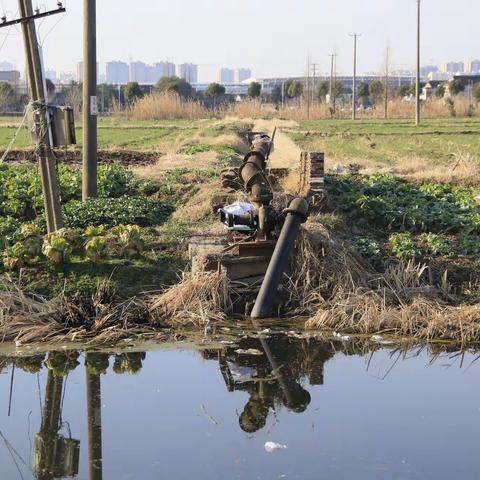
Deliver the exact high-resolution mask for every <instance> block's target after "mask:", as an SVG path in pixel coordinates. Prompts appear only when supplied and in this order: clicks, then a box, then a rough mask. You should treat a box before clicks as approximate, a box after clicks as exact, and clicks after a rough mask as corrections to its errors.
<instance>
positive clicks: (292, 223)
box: [251, 198, 308, 318]
mask: <svg viewBox="0 0 480 480" xmlns="http://www.w3.org/2000/svg"><path fill="white" fill-rule="evenodd" d="M285 212H286V213H287V218H286V219H285V223H284V225H283V228H282V231H281V233H280V237H279V239H278V241H277V244H276V246H275V250H274V251H273V255H272V258H271V260H270V263H269V264H268V268H267V273H266V274H265V278H264V279H263V283H262V286H261V287H260V291H259V292H258V296H257V300H256V301H255V305H254V307H253V310H252V314H251V317H252V318H267V317H269V316H270V315H271V314H272V307H273V304H274V302H275V298H276V295H277V291H278V286H279V285H280V281H281V280H282V275H283V272H284V271H285V267H286V265H287V261H288V256H289V255H290V252H291V250H292V248H293V245H294V243H295V240H296V238H297V236H298V232H299V230H300V224H302V223H303V222H305V221H306V220H307V214H308V203H307V201H306V200H305V199H303V198H295V199H294V200H292V202H291V203H290V205H289V207H288V209H287V210H286V211H285Z"/></svg>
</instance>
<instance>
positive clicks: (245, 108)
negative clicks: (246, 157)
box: [114, 93, 480, 121]
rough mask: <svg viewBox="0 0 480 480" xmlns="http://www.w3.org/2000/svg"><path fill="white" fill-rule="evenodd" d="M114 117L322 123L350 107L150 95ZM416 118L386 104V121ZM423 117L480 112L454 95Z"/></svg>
mask: <svg viewBox="0 0 480 480" xmlns="http://www.w3.org/2000/svg"><path fill="white" fill-rule="evenodd" d="M114 115H115V116H119V117H127V118H129V119H130V120H166V119H170V120H171V119H190V120H198V119H208V118H229V117H234V118H237V119H238V118H240V119H250V120H257V119H262V118H263V119H273V118H282V119H287V120H293V121H301V120H306V119H307V118H309V119H311V120H323V119H333V118H350V116H351V106H350V105H349V104H348V103H346V104H343V105H342V104H341V103H340V102H339V103H338V104H337V107H336V109H335V112H333V110H332V108H331V107H330V105H328V104H325V103H318V102H314V103H313V104H311V105H310V106H309V108H307V105H306V102H305V101H304V100H302V101H300V102H298V103H296V104H294V105H292V104H290V105H286V106H284V107H283V108H279V109H278V108H275V107H274V106H273V105H271V104H265V103H262V102H261V101H260V100H254V99H246V100H244V101H242V102H236V103H233V104H231V105H227V106H224V107H220V108H218V109H216V110H210V109H207V108H205V107H204V106H203V105H202V104H201V103H200V102H198V101H196V100H182V99H181V98H180V97H179V96H178V95H177V94H175V93H153V94H150V95H147V96H145V97H144V98H142V99H140V100H138V101H137V102H135V104H134V105H133V106H131V107H129V108H126V109H123V110H122V109H118V108H117V109H114ZM414 116H415V103H414V102H410V101H405V100H403V99H400V98H395V99H392V100H390V101H389V104H388V117H389V118H413V117H414ZM422 116H423V117H424V118H449V117H454V116H456V117H467V116H477V117H478V116H480V108H478V106H472V105H471V104H470V101H469V99H468V98H466V97H465V96H464V95H457V96H456V97H455V98H454V99H453V100H452V101H451V102H449V101H447V100H444V99H438V98H432V99H429V100H427V101H425V102H423V103H422ZM358 118H384V105H383V102H380V104H379V105H378V106H376V107H373V108H370V109H367V110H361V111H359V112H358Z"/></svg>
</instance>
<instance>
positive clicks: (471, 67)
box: [465, 60, 480, 74]
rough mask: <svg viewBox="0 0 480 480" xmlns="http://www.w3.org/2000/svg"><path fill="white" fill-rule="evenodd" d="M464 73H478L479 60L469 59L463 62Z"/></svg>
mask: <svg viewBox="0 0 480 480" xmlns="http://www.w3.org/2000/svg"><path fill="white" fill-rule="evenodd" d="M465 72H466V73H477V74H478V73H480V60H470V61H468V62H465Z"/></svg>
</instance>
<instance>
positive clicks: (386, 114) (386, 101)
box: [383, 46, 390, 119]
mask: <svg viewBox="0 0 480 480" xmlns="http://www.w3.org/2000/svg"><path fill="white" fill-rule="evenodd" d="M389 57H390V49H389V47H388V46H387V54H386V58H385V105H384V114H383V116H384V118H385V119H387V118H388V84H389V82H388V76H389V64H388V62H389Z"/></svg>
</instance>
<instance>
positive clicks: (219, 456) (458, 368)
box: [0, 336, 480, 480]
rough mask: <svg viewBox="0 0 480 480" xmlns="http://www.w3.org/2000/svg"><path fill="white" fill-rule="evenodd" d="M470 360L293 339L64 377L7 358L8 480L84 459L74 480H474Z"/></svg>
mask: <svg viewBox="0 0 480 480" xmlns="http://www.w3.org/2000/svg"><path fill="white" fill-rule="evenodd" d="M238 349H240V352H241V351H243V352H244V353H237V352H236V350H238ZM245 352H246V353H245ZM260 353H261V354H260ZM47 358H48V357H47ZM47 358H46V359H47ZM86 358H87V361H88V363H89V365H90V367H89V369H88V371H89V372H90V373H88V374H87V368H86V367H85V360H86ZM46 359H45V360H46ZM475 359H476V355H475V354H473V353H467V354H465V355H463V356H458V355H454V354H442V355H436V356H435V355H434V356H432V354H431V353H428V352H427V350H426V349H416V350H411V351H403V352H398V351H396V350H395V349H394V348H393V347H391V346H388V347H384V348H383V349H382V348H380V349H379V348H377V349H376V351H374V352H371V353H370V352H367V353H364V354H359V353H355V349H354V348H351V347H348V348H345V346H343V345H342V344H340V343H335V344H333V343H325V342H322V341H320V340H314V339H310V340H306V339H298V338H290V337H286V336H279V337H274V338H270V339H268V340H267V342H264V343H263V344H262V343H261V342H260V340H258V339H249V340H247V339H245V340H242V341H241V342H240V343H239V344H236V345H231V346H228V347H227V346H225V345H224V346H223V348H222V349H219V348H213V347H212V348H209V349H202V350H199V349H194V348H186V347H185V346H184V347H183V348H182V347H181V345H179V346H178V347H177V348H172V346H171V345H170V346H169V348H161V347H160V349H158V347H157V349H156V350H154V351H147V352H146V353H141V352H137V353H128V354H125V353H124V354H117V355H116V356H115V355H114V354H110V355H106V354H103V355H102V354H93V355H92V354H88V356H87V357H86V356H85V354H84V353H81V354H80V356H79V357H78V359H76V355H75V353H70V354H68V355H67V353H65V352H61V353H58V352H57V353H54V354H50V357H49V358H48V361H47V363H48V364H49V366H50V368H53V369H54V371H55V372H56V373H57V375H58V374H61V373H66V371H68V370H69V372H68V375H66V376H63V377H62V376H55V375H54V374H53V373H52V370H49V369H48V368H46V367H45V366H43V367H42V368H41V370H40V371H39V372H38V373H27V372H26V371H24V370H25V369H28V370H29V371H30V372H35V370H37V369H38V368H39V366H41V360H42V359H41V357H39V358H28V359H22V360H19V359H18V358H17V359H12V358H8V357H0V370H1V374H0V388H1V390H0V391H1V394H0V429H1V438H0V478H1V479H2V480H10V479H17V478H18V479H21V478H24V479H31V478H39V479H53V478H63V476H67V475H68V474H73V473H75V471H76V470H77V465H76V463H77V462H76V460H75V456H76V452H78V450H79V452H78V455H79V458H78V477H77V478H80V479H89V478H91V479H100V478H102V474H103V478H104V479H112V480H130V479H132V480H133V479H142V480H149V479H159V478H168V479H170V478H171V479H193V478H196V479H209V480H212V479H222V480H223V479H237V478H238V479H278V478H286V479H318V478H326V479H357V480H358V479H369V480H370V479H422V480H425V479H436V480H438V479H449V480H451V479H452V478H461V479H477V478H479V474H480V456H479V455H478V443H477V440H478V432H479V426H480V422H479V420H480V395H479V394H480V386H479V382H478V373H479V370H478V369H479V365H480V363H479V364H478V365H477V363H476V362H475ZM45 360H44V361H45ZM12 361H14V362H15V365H16V366H15V368H14V375H13V390H12V397H11V401H9V397H10V395H9V393H10V383H11V380H12V369H13V368H12ZM77 361H78V362H79V364H78V365H76V363H77ZM107 361H109V367H108V370H107V373H106V374H101V375H100V376H98V375H96V373H99V372H100V371H101V370H103V369H105V368H106V366H107V364H106V362H107ZM65 365H68V367H65ZM272 365H273V367H272ZM22 368H23V369H24V370H22ZM272 368H273V369H274V370H272ZM62 371H63V372H62ZM133 372H137V373H135V374H133ZM87 386H88V388H87ZM9 404H10V410H11V411H10V416H8V409H9ZM87 407H88V408H87ZM42 412H43V417H42ZM42 418H43V421H42ZM266 442H276V443H279V444H282V445H286V447H287V448H285V449H278V450H275V451H273V452H272V453H268V452H267V451H266V450H265V443H266Z"/></svg>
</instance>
